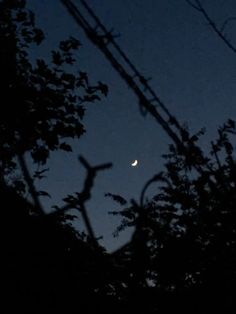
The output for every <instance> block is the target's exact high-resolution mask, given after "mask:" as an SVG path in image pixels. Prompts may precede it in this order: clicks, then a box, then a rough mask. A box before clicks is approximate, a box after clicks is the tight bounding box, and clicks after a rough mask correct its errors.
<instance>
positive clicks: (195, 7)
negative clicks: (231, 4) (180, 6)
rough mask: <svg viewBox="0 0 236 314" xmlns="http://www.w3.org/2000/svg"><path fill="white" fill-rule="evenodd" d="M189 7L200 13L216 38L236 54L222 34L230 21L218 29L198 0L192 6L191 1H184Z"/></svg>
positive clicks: (235, 50) (234, 48) (232, 46)
mask: <svg viewBox="0 0 236 314" xmlns="http://www.w3.org/2000/svg"><path fill="white" fill-rule="evenodd" d="M185 1H186V2H187V3H188V4H189V5H190V6H191V7H193V8H194V9H195V10H197V11H198V12H200V13H201V14H202V16H203V17H204V19H205V20H206V21H207V22H208V23H209V25H210V26H211V28H212V30H213V31H214V32H215V33H216V34H217V36H218V37H219V38H220V39H221V40H222V41H223V42H224V43H225V45H226V46H227V47H228V48H229V49H230V50H231V51H233V52H234V53H235V54H236V47H235V46H234V45H233V44H232V43H231V42H230V41H229V40H228V39H227V38H226V36H225V35H224V34H223V30H224V28H225V26H226V24H227V23H228V22H229V20H231V18H230V19H227V20H226V21H225V23H224V25H223V30H222V27H221V28H219V27H218V26H217V25H216V23H215V22H214V20H213V19H212V18H211V17H210V16H209V14H208V12H207V11H206V10H205V8H204V7H203V5H202V3H201V1H200V0H195V4H193V2H192V1H190V0H185Z"/></svg>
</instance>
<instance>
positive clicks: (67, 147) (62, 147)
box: [59, 142, 72, 152]
mask: <svg viewBox="0 0 236 314" xmlns="http://www.w3.org/2000/svg"><path fill="white" fill-rule="evenodd" d="M59 147H60V149H62V150H64V151H66V152H72V148H71V146H70V145H69V144H66V143H65V142H63V143H61V144H60V146H59Z"/></svg>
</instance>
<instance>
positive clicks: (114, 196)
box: [105, 193, 127, 205]
mask: <svg viewBox="0 0 236 314" xmlns="http://www.w3.org/2000/svg"><path fill="white" fill-rule="evenodd" d="M105 196H106V197H110V198H112V199H113V200H114V201H115V202H117V203H119V204H121V205H125V204H127V201H126V200H125V199H124V198H123V197H122V196H120V195H117V194H112V193H106V194H105Z"/></svg>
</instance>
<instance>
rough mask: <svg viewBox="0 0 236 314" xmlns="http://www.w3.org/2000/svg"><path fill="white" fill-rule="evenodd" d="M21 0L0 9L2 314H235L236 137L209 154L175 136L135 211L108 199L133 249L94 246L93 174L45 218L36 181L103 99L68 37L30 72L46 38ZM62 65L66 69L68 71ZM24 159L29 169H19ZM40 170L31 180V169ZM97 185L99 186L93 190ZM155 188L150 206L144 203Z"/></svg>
mask: <svg viewBox="0 0 236 314" xmlns="http://www.w3.org/2000/svg"><path fill="white" fill-rule="evenodd" d="M25 5H26V4H25V1H23V0H14V1H7V0H3V1H1V2H0V69H1V71H0V76H1V99H2V101H1V103H2V104H1V108H0V156H1V157H0V195H1V230H2V231H3V232H2V234H3V236H2V242H1V243H2V244H1V245H2V252H1V257H2V260H3V262H4V263H3V266H2V269H1V271H2V279H3V280H2V291H3V293H2V297H3V301H4V302H3V303H2V306H5V310H4V312H6V313H8V312H9V313H10V312H11V311H13V309H14V308H16V309H17V311H18V312H23V313H35V312H41V313H42V312H43V313H44V312H45V313H46V312H51V313H56V312H59V311H62V312H64V313H101V314H102V313H104V314H105V313H122V312H123V313H131V312H132V313H137V312H141V313H161V314H162V313H174V312H176V313H177V312H178V313H196V314H203V313H215V312H218V311H219V312H221V313H232V314H233V313H235V312H236V300H235V288H236V243H235V241H236V212H235V209H236V193H235V192H236V160H235V150H234V146H233V143H234V141H235V138H234V136H235V134H236V126H235V122H234V121H233V120H228V121H227V122H226V123H225V124H224V125H223V126H221V127H220V128H219V129H218V138H217V139H215V140H213V141H212V142H211V143H210V145H209V146H210V149H209V152H208V153H207V152H205V151H203V150H202V149H201V147H200V146H199V144H198V142H199V137H200V136H204V134H203V133H204V132H203V131H202V130H201V131H200V132H199V133H197V134H194V135H190V132H189V131H188V129H186V128H185V129H184V128H181V129H180V131H179V132H180V134H179V137H180V138H181V143H182V145H180V146H178V147H176V145H170V146H169V151H168V153H167V154H166V155H164V156H163V158H164V160H165V164H164V166H163V171H162V172H160V173H158V174H156V175H154V176H153V178H151V179H150V180H149V181H148V182H147V183H146V184H145V186H144V188H143V191H142V193H141V196H140V200H139V201H131V202H127V201H126V200H125V199H124V198H122V196H119V195H113V194H109V193H108V194H107V196H109V197H111V198H113V199H114V201H116V202H118V203H119V205H120V207H121V208H120V210H118V211H116V212H112V214H114V215H118V216H120V218H121V224H120V226H119V227H118V229H117V233H118V234H119V232H122V230H123V229H124V228H129V227H132V228H134V230H135V231H134V233H133V236H132V239H131V241H130V242H129V243H127V244H126V245H124V246H123V247H122V248H120V249H119V250H117V251H115V252H113V253H108V252H106V249H105V248H103V247H101V246H100V245H99V244H98V241H97V239H96V238H95V237H94V234H93V227H92V226H91V224H90V221H89V218H88V216H87V212H86V201H87V200H88V199H89V198H90V192H91V189H92V187H93V184H94V179H95V176H96V174H97V172H98V171H100V170H104V169H106V168H108V167H109V166H110V165H109V164H108V165H101V166H96V167H92V166H90V165H89V164H88V162H87V161H86V160H85V159H83V158H80V161H81V162H82V164H83V166H84V167H85V168H86V170H87V178H86V180H85V183H84V187H83V189H82V191H81V192H78V193H75V194H71V195H68V196H67V197H64V196H63V195H62V198H64V202H65V206H64V207H62V208H59V207H57V206H55V208H53V209H52V212H51V213H50V214H46V212H45V210H44V208H43V206H42V205H41V202H40V198H41V197H42V196H47V195H48V193H47V191H37V190H36V189H35V184H34V181H35V180H36V179H40V178H42V177H43V176H44V173H45V171H46V168H45V165H46V163H47V160H48V159H49V158H50V153H51V152H52V151H57V150H64V151H67V152H68V151H71V150H72V148H71V147H70V145H69V144H68V143H67V140H68V139H71V138H72V139H73V138H75V139H76V138H79V137H80V136H82V135H83V133H84V132H85V126H84V123H83V116H84V114H85V106H86V104H87V103H90V102H97V101H100V100H101V99H102V97H105V96H106V95H107V91H108V89H107V86H106V85H105V84H103V83H101V82H98V83H96V84H91V83H90V80H89V78H88V75H87V73H85V72H83V71H82V70H81V71H80V72H79V74H78V76H76V75H75V74H74V73H73V72H67V71H66V70H65V68H66V69H69V66H70V65H73V64H74V63H75V59H74V57H73V51H74V50H77V49H81V48H80V47H81V44H80V42H79V41H78V40H77V39H75V38H72V37H71V38H69V39H66V40H64V41H62V42H60V43H59V47H58V49H55V50H54V51H52V52H51V55H50V56H51V60H49V59H48V60H47V61H45V60H43V59H38V60H36V62H35V64H34V65H33V64H32V63H30V61H29V57H28V50H29V47H30V46H31V45H40V44H41V42H42V41H43V40H44V34H43V32H42V31H41V30H40V29H38V28H37V27H36V25H35V20H34V14H33V13H32V12H31V11H29V10H28V9H27V8H26V7H25ZM65 65H66V67H65ZM26 156H27V158H26ZM30 159H31V162H34V163H35V164H38V165H39V170H38V171H36V172H35V173H34V174H32V175H30V173H29V170H28V166H27V162H26V160H27V161H29V160H30ZM95 184H96V182H95ZM151 184H156V186H157V192H156V195H155V196H154V197H153V199H151V200H149V199H147V198H146V196H145V192H146V190H147V189H148V187H149V186H150V185H151ZM71 208H75V209H77V210H78V211H79V212H80V213H81V217H82V219H84V222H85V225H86V227H87V230H88V234H85V233H83V232H80V231H79V230H75V229H74V228H73V227H72V225H71V221H72V220H73V218H74V217H73V216H72V215H70V214H69V209H71Z"/></svg>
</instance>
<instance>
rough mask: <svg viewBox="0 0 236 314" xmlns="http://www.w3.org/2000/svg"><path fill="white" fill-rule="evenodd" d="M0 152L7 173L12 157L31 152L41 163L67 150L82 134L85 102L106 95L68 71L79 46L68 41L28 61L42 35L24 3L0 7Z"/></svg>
mask: <svg viewBox="0 0 236 314" xmlns="http://www.w3.org/2000/svg"><path fill="white" fill-rule="evenodd" d="M0 17H1V24H0V47H1V48H0V62H1V64H0V66H1V74H0V76H1V82H2V85H1V91H2V94H1V97H2V99H4V102H3V103H2V106H1V109H0V138H1V139H0V153H1V168H2V172H4V171H5V173H6V172H7V171H11V170H12V169H13V168H14V167H15V166H16V164H15V162H14V158H15V156H16V155H17V154H23V153H25V152H30V153H31V156H32V158H33V160H34V162H36V163H39V164H45V163H46V161H47V160H48V158H49V156H50V152H51V151H55V150H58V149H60V150H64V151H71V150H72V148H71V147H70V145H69V144H68V143H66V141H65V140H66V139H69V138H79V137H80V136H81V135H83V133H84V132H85V127H84V124H83V122H82V120H83V117H84V113H85V106H84V105H85V104H86V103H89V102H94V101H96V100H100V96H99V93H101V94H104V95H107V91H108V89H107V87H106V85H105V84H103V83H101V82H99V83H98V84H97V86H92V85H91V84H90V83H89V79H88V76H87V74H86V73H85V72H83V71H79V73H78V74H77V75H75V74H74V73H73V72H69V70H68V71H67V70H65V69H69V68H70V67H71V66H72V65H74V64H75V61H76V60H75V58H74V56H73V52H74V51H75V50H77V49H79V48H80V46H81V43H80V42H79V41H78V40H77V39H75V38H73V37H70V38H69V39H68V40H64V41H61V42H60V44H59V48H58V49H57V50H53V51H52V54H51V60H49V61H48V62H47V61H45V60H43V59H37V60H36V62H35V64H32V63H31V62H30V61H29V57H28V51H29V48H30V46H31V45H40V44H41V42H42V41H43V40H44V34H43V32H42V31H41V30H40V29H38V28H37V27H36V26H35V19H34V14H33V13H32V12H31V11H29V10H27V9H26V8H25V1H23V0H18V1H17V0H16V1H10V2H9V1H6V0H4V1H1V3H0Z"/></svg>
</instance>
